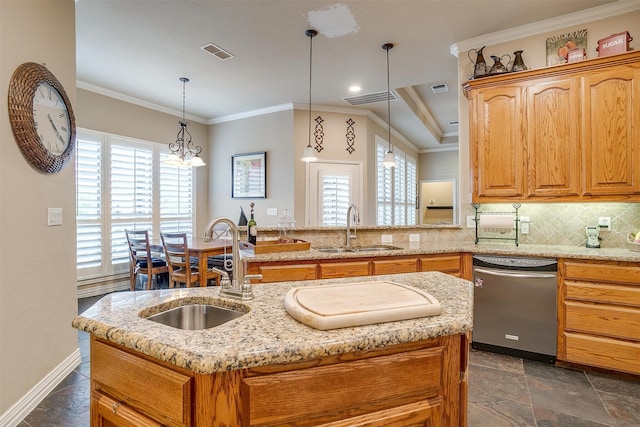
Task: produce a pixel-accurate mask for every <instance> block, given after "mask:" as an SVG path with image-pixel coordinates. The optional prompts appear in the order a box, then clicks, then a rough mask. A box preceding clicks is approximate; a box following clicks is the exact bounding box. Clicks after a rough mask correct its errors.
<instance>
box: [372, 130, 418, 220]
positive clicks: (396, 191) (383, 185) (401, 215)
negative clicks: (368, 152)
mask: <svg viewBox="0 0 640 427" xmlns="http://www.w3.org/2000/svg"><path fill="white" fill-rule="evenodd" d="M387 148H388V145H387V142H385V141H381V140H379V141H378V142H377V143H376V165H377V166H376V167H377V174H376V175H377V176H376V180H377V189H376V224H377V225H415V223H416V207H415V201H416V185H417V174H416V160H415V159H414V158H413V157H411V156H408V155H406V154H405V153H404V152H402V151H401V150H399V149H397V148H394V149H393V154H394V157H395V160H396V166H395V167H393V168H385V167H384V166H383V165H382V160H383V159H384V155H385V154H386V153H387Z"/></svg>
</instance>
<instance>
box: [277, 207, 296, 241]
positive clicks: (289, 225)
mask: <svg viewBox="0 0 640 427" xmlns="http://www.w3.org/2000/svg"><path fill="white" fill-rule="evenodd" d="M294 224H295V221H294V220H293V218H292V217H291V216H290V215H289V209H285V210H284V213H283V214H282V216H281V217H280V219H278V243H295V239H294V238H293V237H292V236H291V230H292V229H293V225H294Z"/></svg>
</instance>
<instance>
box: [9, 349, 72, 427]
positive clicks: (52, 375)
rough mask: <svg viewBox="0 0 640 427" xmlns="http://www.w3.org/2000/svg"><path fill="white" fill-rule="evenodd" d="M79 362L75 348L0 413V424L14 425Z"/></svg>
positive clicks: (10, 426)
mask: <svg viewBox="0 0 640 427" xmlns="http://www.w3.org/2000/svg"><path fill="white" fill-rule="evenodd" d="M80 362H81V358H80V348H76V349H75V351H74V352H73V353H71V355H69V357H67V358H66V359H65V360H63V361H62V363H60V364H59V365H58V366H56V367H55V368H54V369H53V370H52V371H51V372H49V373H48V374H47V375H46V376H45V377H44V378H43V379H41V380H40V381H39V382H38V383H37V384H36V385H35V386H33V388H31V390H29V391H28V392H27V394H25V395H24V396H22V398H21V399H20V400H18V401H17V402H16V403H15V404H14V405H13V406H12V407H11V408H9V409H8V410H7V411H6V412H5V413H4V414H2V415H0V426H6V427H16V426H17V425H18V424H19V423H20V422H21V421H22V420H24V419H25V417H26V416H27V415H29V413H31V411H33V410H34V409H35V407H36V406H38V405H39V404H40V402H42V401H43V400H44V398H45V397H47V395H48V394H49V393H51V391H53V389H54V388H56V387H57V386H58V384H60V383H61V382H62V380H64V379H65V378H66V377H67V375H69V374H70V373H71V372H73V370H74V369H75V368H76V367H78V366H79V365H80Z"/></svg>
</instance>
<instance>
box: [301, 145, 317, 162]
mask: <svg viewBox="0 0 640 427" xmlns="http://www.w3.org/2000/svg"><path fill="white" fill-rule="evenodd" d="M301 160H302V161H304V162H307V163H309V162H315V161H316V160H318V157H317V156H316V150H314V149H313V147H311V146H308V147H306V148H305V149H304V153H303V154H302V158H301Z"/></svg>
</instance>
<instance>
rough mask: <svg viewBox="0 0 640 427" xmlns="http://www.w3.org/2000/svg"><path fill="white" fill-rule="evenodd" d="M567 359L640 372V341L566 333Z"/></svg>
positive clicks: (624, 370) (601, 366) (635, 372)
mask: <svg viewBox="0 0 640 427" xmlns="http://www.w3.org/2000/svg"><path fill="white" fill-rule="evenodd" d="M565 343H566V349H567V352H566V353H567V355H566V361H567V362H573V363H580V364H582V365H589V366H598V367H600V368H606V369H614V370H617V371H622V372H630V373H632V374H640V343H632V342H628V341H619V340H614V339H611V338H601V337H592V336H588V335H582V334H572V333H567V334H565Z"/></svg>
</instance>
